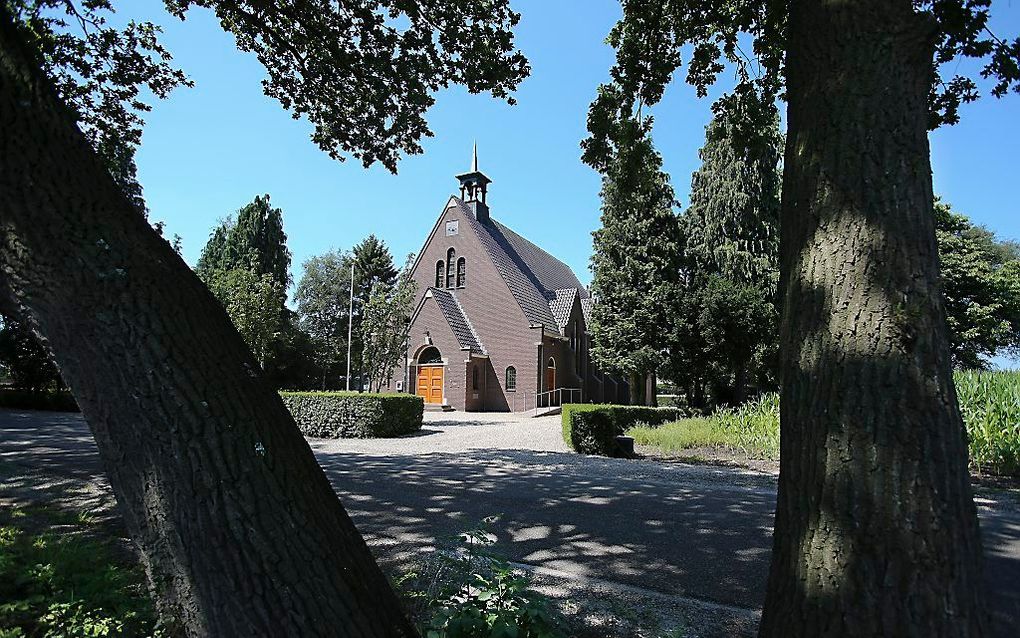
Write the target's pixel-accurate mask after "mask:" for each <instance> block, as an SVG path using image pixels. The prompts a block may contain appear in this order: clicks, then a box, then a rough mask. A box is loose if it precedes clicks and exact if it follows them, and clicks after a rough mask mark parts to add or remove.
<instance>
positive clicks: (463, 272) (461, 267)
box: [457, 257, 467, 288]
mask: <svg viewBox="0 0 1020 638" xmlns="http://www.w3.org/2000/svg"><path fill="white" fill-rule="evenodd" d="M465 279H467V262H466V261H464V258H463V257H461V258H460V259H458V260H457V287H458V288H463V287H464V280H465Z"/></svg>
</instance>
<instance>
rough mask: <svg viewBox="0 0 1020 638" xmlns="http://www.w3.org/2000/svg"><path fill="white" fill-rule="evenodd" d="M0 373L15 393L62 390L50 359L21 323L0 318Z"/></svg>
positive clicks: (1, 316)
mask: <svg viewBox="0 0 1020 638" xmlns="http://www.w3.org/2000/svg"><path fill="white" fill-rule="evenodd" d="M0 372H3V374H4V375H5V376H7V377H9V378H10V381H11V383H12V384H13V385H14V387H15V388H16V389H18V390H23V391H27V392H34V393H46V392H52V391H56V390H59V389H60V388H62V387H63V385H64V384H63V381H62V380H61V378H60V372H59V371H58V370H57V366H56V364H55V363H54V362H53V358H52V356H51V355H50V352H49V350H47V349H46V348H45V347H44V346H43V345H42V344H41V343H39V339H38V338H37V337H36V336H35V334H34V333H33V332H32V331H31V330H30V329H29V327H28V325H26V324H25V323H24V322H22V321H16V320H14V319H11V318H9V317H6V316H3V315H0Z"/></svg>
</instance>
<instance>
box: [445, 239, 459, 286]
mask: <svg viewBox="0 0 1020 638" xmlns="http://www.w3.org/2000/svg"><path fill="white" fill-rule="evenodd" d="M456 267H457V251H456V250H454V249H452V248H451V249H450V250H448V251H446V287H447V288H453V277H454V274H455V272H456V271H455V270H454V268H456Z"/></svg>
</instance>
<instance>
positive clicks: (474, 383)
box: [471, 365, 478, 390]
mask: <svg viewBox="0 0 1020 638" xmlns="http://www.w3.org/2000/svg"><path fill="white" fill-rule="evenodd" d="M471 389H472V390H477V389H478V366H477V365H474V366H471Z"/></svg>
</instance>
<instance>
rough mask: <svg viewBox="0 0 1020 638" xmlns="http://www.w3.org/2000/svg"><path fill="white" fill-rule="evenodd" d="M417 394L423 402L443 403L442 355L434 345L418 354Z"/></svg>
mask: <svg viewBox="0 0 1020 638" xmlns="http://www.w3.org/2000/svg"><path fill="white" fill-rule="evenodd" d="M417 388H418V392H417V394H418V396H420V397H421V398H422V399H423V400H424V401H425V403H431V404H435V405H442V404H443V355H442V354H440V353H439V349H438V348H436V347H435V346H429V347H427V348H425V349H424V350H422V351H421V352H420V353H419V354H418V384H417Z"/></svg>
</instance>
